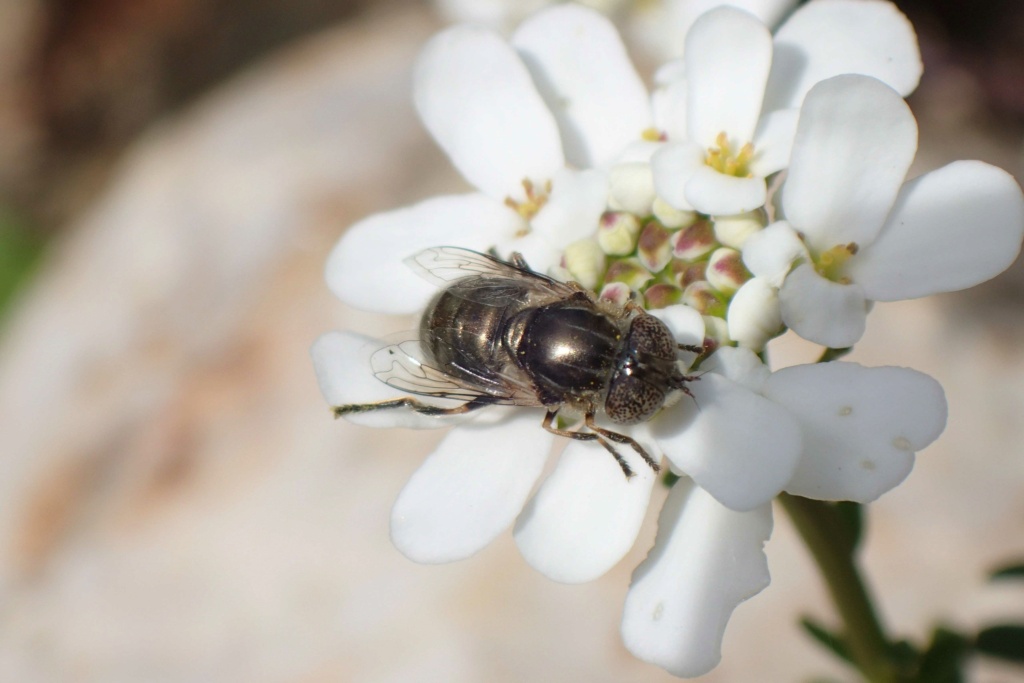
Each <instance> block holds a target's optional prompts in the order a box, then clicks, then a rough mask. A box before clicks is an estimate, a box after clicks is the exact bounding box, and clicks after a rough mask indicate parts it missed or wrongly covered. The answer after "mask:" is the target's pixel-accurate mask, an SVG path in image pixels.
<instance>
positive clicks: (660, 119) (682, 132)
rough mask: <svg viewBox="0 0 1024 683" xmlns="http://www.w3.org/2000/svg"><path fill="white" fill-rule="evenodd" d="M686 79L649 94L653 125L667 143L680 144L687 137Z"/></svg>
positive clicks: (668, 84) (667, 84) (669, 83)
mask: <svg viewBox="0 0 1024 683" xmlns="http://www.w3.org/2000/svg"><path fill="white" fill-rule="evenodd" d="M687 89H688V87H687V85H686V79H685V78H682V79H677V80H674V81H670V82H668V83H666V84H665V85H662V86H659V87H658V88H657V89H655V91H654V92H653V93H652V94H651V108H652V109H653V111H654V125H655V127H656V128H657V129H658V130H659V131H662V132H663V133H665V136H666V138H667V139H668V140H669V142H682V141H683V140H685V139H686V136H687V131H688V129H687V127H686V91H687Z"/></svg>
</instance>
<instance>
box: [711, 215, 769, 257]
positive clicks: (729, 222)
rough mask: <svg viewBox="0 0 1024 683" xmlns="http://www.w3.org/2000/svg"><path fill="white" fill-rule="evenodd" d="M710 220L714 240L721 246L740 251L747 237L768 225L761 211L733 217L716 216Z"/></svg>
mask: <svg viewBox="0 0 1024 683" xmlns="http://www.w3.org/2000/svg"><path fill="white" fill-rule="evenodd" d="M712 220H713V222H714V226H715V238H716V239H718V241H719V242H721V243H722V244H723V245H725V246H727V247H732V248H733V249H742V248H743V245H744V244H745V243H746V241H747V238H748V237H750V236H751V235H753V234H754V233H755V232H758V231H759V230H761V229H763V228H764V226H766V225H767V224H768V218H767V216H766V215H765V212H764V211H763V210H761V209H758V210H756V211H748V212H747V213H740V214H736V215H735V216H717V217H715V218H714V219H712Z"/></svg>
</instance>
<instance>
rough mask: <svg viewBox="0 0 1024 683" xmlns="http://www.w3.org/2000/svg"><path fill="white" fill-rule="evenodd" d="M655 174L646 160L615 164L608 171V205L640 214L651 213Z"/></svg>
mask: <svg viewBox="0 0 1024 683" xmlns="http://www.w3.org/2000/svg"><path fill="white" fill-rule="evenodd" d="M654 197H655V194H654V175H653V174H652V173H651V165H650V164H649V163H647V162H646V161H631V162H625V163H619V164H615V165H614V166H612V167H611V169H609V171H608V205H609V206H611V207H612V208H615V209H621V210H622V211H628V212H630V213H634V214H637V215H640V216H647V215H650V213H651V204H653V203H654Z"/></svg>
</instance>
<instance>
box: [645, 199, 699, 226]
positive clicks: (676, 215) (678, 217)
mask: <svg viewBox="0 0 1024 683" xmlns="http://www.w3.org/2000/svg"><path fill="white" fill-rule="evenodd" d="M651 212H652V213H653V214H654V217H655V218H657V219H658V220H659V221H661V224H662V225H664V226H665V227H666V228H669V229H671V230H676V229H678V228H685V227H686V226H688V225H692V224H693V222H694V221H696V220H697V212H696V211H685V210H683V209H677V208H676V207H674V206H672V205H671V204H668V203H667V202H666V201H665V200H664V199H662V198H661V197H655V199H654V202H653V203H652V204H651Z"/></svg>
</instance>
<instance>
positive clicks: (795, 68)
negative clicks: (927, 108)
mask: <svg viewBox="0 0 1024 683" xmlns="http://www.w3.org/2000/svg"><path fill="white" fill-rule="evenodd" d="M921 70H922V64H921V53H920V50H919V49H918V47H917V36H916V35H915V33H914V27H913V26H912V25H911V24H910V21H908V20H907V18H906V17H905V16H903V14H902V13H900V11H899V10H898V9H897V8H896V5H894V4H892V3H891V2H863V0H830V1H829V2H809V3H806V4H805V5H804V6H803V7H801V8H800V9H798V10H797V11H796V12H794V13H793V15H792V16H791V17H790V18H789V19H787V20H786V22H785V23H784V24H783V25H782V26H780V27H779V30H778V31H776V33H775V61H774V63H773V64H772V73H771V78H770V79H769V81H768V92H767V94H766V95H765V111H772V110H775V109H784V108H786V107H799V106H800V102H801V101H802V100H803V98H804V96H805V95H806V94H807V91H808V90H810V89H811V87H812V86H814V84H815V83H817V82H819V81H823V80H825V79H826V78H831V77H832V76H838V75H840V74H864V75H865V76H873V77H874V78H877V79H879V80H880V81H882V82H883V83H886V84H888V85H890V86H891V87H893V88H894V89H895V90H896V91H897V92H899V93H900V94H901V95H904V96H905V95H909V94H910V93H911V92H913V91H914V88H916V87H917V83H918V81H919V80H920V78H921Z"/></svg>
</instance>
